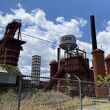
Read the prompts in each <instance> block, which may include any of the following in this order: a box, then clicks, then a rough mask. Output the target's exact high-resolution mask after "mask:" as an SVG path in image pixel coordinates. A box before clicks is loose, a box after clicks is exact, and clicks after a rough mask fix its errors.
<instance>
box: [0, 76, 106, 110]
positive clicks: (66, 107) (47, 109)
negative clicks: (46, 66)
mask: <svg viewBox="0 0 110 110" xmlns="http://www.w3.org/2000/svg"><path fill="white" fill-rule="evenodd" d="M34 79H40V80H34ZM76 79H77V78H76ZM76 79H62V78H59V79H57V78H56V79H54V80H56V83H53V84H52V85H51V86H52V87H51V89H49V90H47V89H46V87H47V85H48V83H50V81H51V80H50V78H47V77H40V78H35V76H22V75H20V76H19V75H7V74H0V110H83V106H85V105H96V104H97V103H99V101H101V100H102V99H104V100H103V101H105V100H106V101H107V96H108V87H107V86H106V87H101V86H100V92H101V91H102V92H101V95H102V96H100V98H97V97H96V94H95V93H96V90H95V89H96V83H93V82H87V81H81V80H78V79H77V80H76ZM15 80H16V81H15ZM105 90H106V92H104V91H105ZM99 99H100V100H99Z"/></svg>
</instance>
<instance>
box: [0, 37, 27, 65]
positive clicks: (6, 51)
mask: <svg viewBox="0 0 110 110" xmlns="http://www.w3.org/2000/svg"><path fill="white" fill-rule="evenodd" d="M3 43H4V39H2V40H0V64H8V65H13V66H17V65H18V60H19V54H20V51H21V50H22V46H21V45H22V44H24V43H26V42H25V41H21V40H17V39H14V38H9V39H6V44H4V45H3Z"/></svg>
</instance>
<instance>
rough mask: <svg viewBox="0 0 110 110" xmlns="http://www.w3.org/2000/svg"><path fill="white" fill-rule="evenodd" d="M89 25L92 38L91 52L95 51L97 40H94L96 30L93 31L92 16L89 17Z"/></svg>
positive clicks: (93, 22)
mask: <svg viewBox="0 0 110 110" xmlns="http://www.w3.org/2000/svg"><path fill="white" fill-rule="evenodd" d="M90 23H91V37H92V50H95V49H97V40H96V30H95V19H94V16H93V15H91V16H90Z"/></svg>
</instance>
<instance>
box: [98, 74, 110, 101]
mask: <svg viewBox="0 0 110 110" xmlns="http://www.w3.org/2000/svg"><path fill="white" fill-rule="evenodd" d="M97 83H98V84H99V85H101V86H108V99H109V101H110V74H108V75H106V76H105V77H102V76H98V81H97Z"/></svg>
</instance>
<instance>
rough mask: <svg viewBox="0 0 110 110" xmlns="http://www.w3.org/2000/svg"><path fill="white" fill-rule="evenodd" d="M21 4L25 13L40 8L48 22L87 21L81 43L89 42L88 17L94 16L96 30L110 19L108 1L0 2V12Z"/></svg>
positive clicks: (11, 0) (52, 0) (20, 0)
mask: <svg viewBox="0 0 110 110" xmlns="http://www.w3.org/2000/svg"><path fill="white" fill-rule="evenodd" d="M19 2H20V3H21V4H22V6H23V8H25V9H26V11H28V12H30V11H31V10H33V9H36V8H40V9H43V10H44V11H45V13H46V17H47V19H48V20H52V21H55V18H56V17H58V16H63V17H65V19H66V20H69V19H71V18H72V17H74V18H75V17H82V18H84V19H86V20H87V21H88V25H87V26H86V27H85V28H84V29H83V32H84V37H83V38H82V39H81V40H83V41H86V42H89V41H90V26H89V19H90V15H95V19H96V27H97V30H102V29H103V25H104V23H105V22H106V21H107V20H109V19H110V16H109V13H110V12H109V10H110V6H109V5H110V0H8V1H7V0H1V1H0V10H1V11H3V12H10V8H16V7H17V4H18V3H19Z"/></svg>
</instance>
